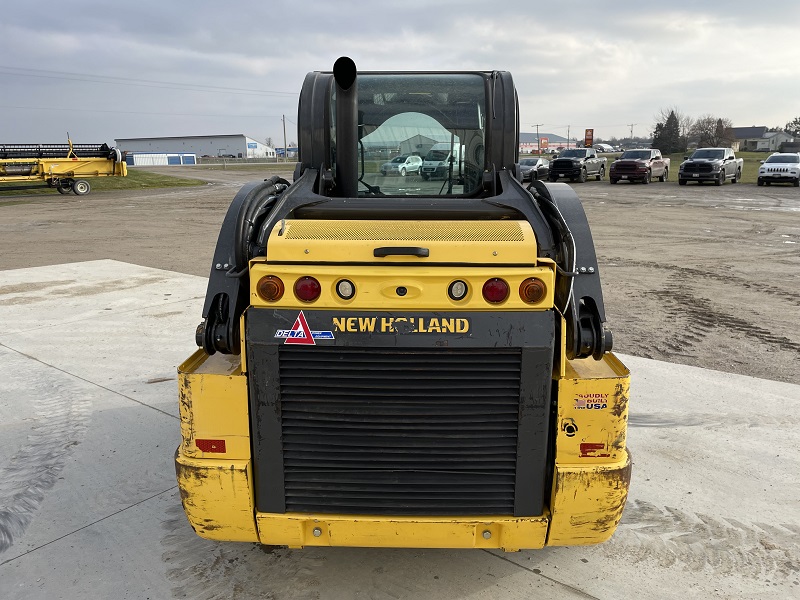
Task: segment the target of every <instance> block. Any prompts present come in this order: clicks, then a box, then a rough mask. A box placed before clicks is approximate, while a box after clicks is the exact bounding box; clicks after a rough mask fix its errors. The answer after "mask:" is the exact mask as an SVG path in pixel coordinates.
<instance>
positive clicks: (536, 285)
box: [519, 277, 547, 304]
mask: <svg viewBox="0 0 800 600" xmlns="http://www.w3.org/2000/svg"><path fill="white" fill-rule="evenodd" d="M546 294H547V286H546V285H545V284H544V282H543V281H542V280H540V279H536V278H535V277H530V278H529V279H526V280H525V281H523V282H522V283H521V284H520V285H519V297H520V298H522V301H523V302H527V303H528V304H536V303H537V302H541V301H542V299H543V298H544V297H545V295H546Z"/></svg>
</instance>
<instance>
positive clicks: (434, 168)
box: [420, 141, 463, 179]
mask: <svg viewBox="0 0 800 600" xmlns="http://www.w3.org/2000/svg"><path fill="white" fill-rule="evenodd" d="M450 147H451V144H450V142H441V143H438V144H434V145H433V146H431V149H430V150H428V153H427V154H426V155H425V159H424V160H423V161H422V168H421V169H420V175H422V178H423V179H436V178H446V177H447V174H448V173H449V171H450V162H451V159H452V163H453V176H454V177H457V176H458V175H459V174H460V173H462V172H463V168H462V167H461V164H460V161H461V144H460V143H459V142H458V141H456V142H455V143H453V144H452V148H453V153H452V155H451V154H450Z"/></svg>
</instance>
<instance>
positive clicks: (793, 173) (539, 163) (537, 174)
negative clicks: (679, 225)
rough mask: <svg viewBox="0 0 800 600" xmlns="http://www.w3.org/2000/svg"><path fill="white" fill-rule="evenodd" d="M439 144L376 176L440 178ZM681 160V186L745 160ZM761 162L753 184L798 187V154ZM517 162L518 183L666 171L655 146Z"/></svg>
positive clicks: (737, 172) (727, 175)
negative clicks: (608, 154) (612, 153)
mask: <svg viewBox="0 0 800 600" xmlns="http://www.w3.org/2000/svg"><path fill="white" fill-rule="evenodd" d="M437 146H438V144H437ZM442 146H443V147H442V148H436V147H434V149H433V150H435V152H433V150H432V153H429V156H426V157H425V160H424V161H423V159H422V158H421V157H419V156H415V155H401V156H397V157H395V158H393V159H392V160H391V161H390V162H387V163H384V164H383V165H381V169H380V171H381V175H400V176H401V177H405V176H406V175H408V174H415V175H420V176H422V177H423V178H424V179H428V178H429V177H433V176H434V175H438V176H443V175H444V170H445V169H446V168H447V166H448V162H447V161H448V159H449V158H450V149H449V148H448V147H444V146H446V144H442ZM453 152H454V156H453V160H454V161H457V160H458V153H457V151H455V150H454V151H453ZM440 154H441V156H440ZM684 158H685V160H684V162H682V163H681V165H680V167H679V168H678V184H680V185H686V184H687V183H688V182H690V181H694V182H697V183H704V182H711V183H714V184H715V185H722V184H723V183H725V182H726V181H730V182H731V183H738V182H739V180H740V179H741V178H742V168H743V163H744V161H743V160H742V159H741V158H736V155H735V153H734V151H733V149H731V148H698V149H697V150H695V151H694V153H693V154H692V155H691V156H688V157H684ZM761 163H762V165H761V167H759V170H758V185H760V186H763V185H770V184H772V183H791V184H792V185H794V186H795V187H800V153H796V152H794V153H793V152H783V153H781V152H776V153H774V154H772V155H771V156H770V157H769V158H767V159H766V160H764V161H761ZM519 166H520V171H521V173H522V181H523V182H524V181H531V180H539V179H541V180H549V181H572V182H576V181H577V182H581V183H582V182H584V181H586V180H587V179H588V178H589V177H594V178H595V179H596V180H597V181H601V180H602V179H604V178H605V176H606V167H607V166H608V180H609V182H610V183H612V184H613V183H618V182H620V181H630V182H640V183H645V184H647V183H650V182H651V181H653V180H654V179H658V181H667V180H668V179H669V174H670V159H669V157H664V156H662V155H661V151H660V150H657V149H655V148H644V149H637V150H625V151H624V152H623V153H622V154H621V155H620V156H619V157H618V158H616V159H615V160H614V161H613V162H612V163H611V165H608V160H607V159H606V158H605V157H601V156H598V153H597V151H596V150H595V149H594V148H570V149H568V150H564V151H563V152H561V153H560V154H559V155H558V158H555V159H553V160H549V159H547V158H522V159H520V161H519ZM423 167H425V168H423ZM437 169H438V171H437ZM439 171H441V172H439Z"/></svg>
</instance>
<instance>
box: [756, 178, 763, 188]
mask: <svg viewBox="0 0 800 600" xmlns="http://www.w3.org/2000/svg"><path fill="white" fill-rule="evenodd" d="M756 185H757V186H758V187H761V186H762V185H764V180H763V179H759V180H758V181H757V182H756Z"/></svg>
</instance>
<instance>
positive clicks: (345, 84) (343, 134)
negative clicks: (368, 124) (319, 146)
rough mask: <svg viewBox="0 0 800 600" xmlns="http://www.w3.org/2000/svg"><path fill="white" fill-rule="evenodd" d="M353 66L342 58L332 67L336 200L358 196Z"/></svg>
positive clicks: (356, 89) (350, 61)
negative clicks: (334, 87) (334, 106)
mask: <svg viewBox="0 0 800 600" xmlns="http://www.w3.org/2000/svg"><path fill="white" fill-rule="evenodd" d="M356 73H357V71H356V63H354V62H353V60H352V59H351V58H349V57H347V56H342V57H340V58H338V59H337V60H336V62H335V63H333V79H334V81H335V82H336V187H337V189H338V190H339V194H338V195H339V196H341V197H343V198H355V197H357V196H358V85H357V82H356Z"/></svg>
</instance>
